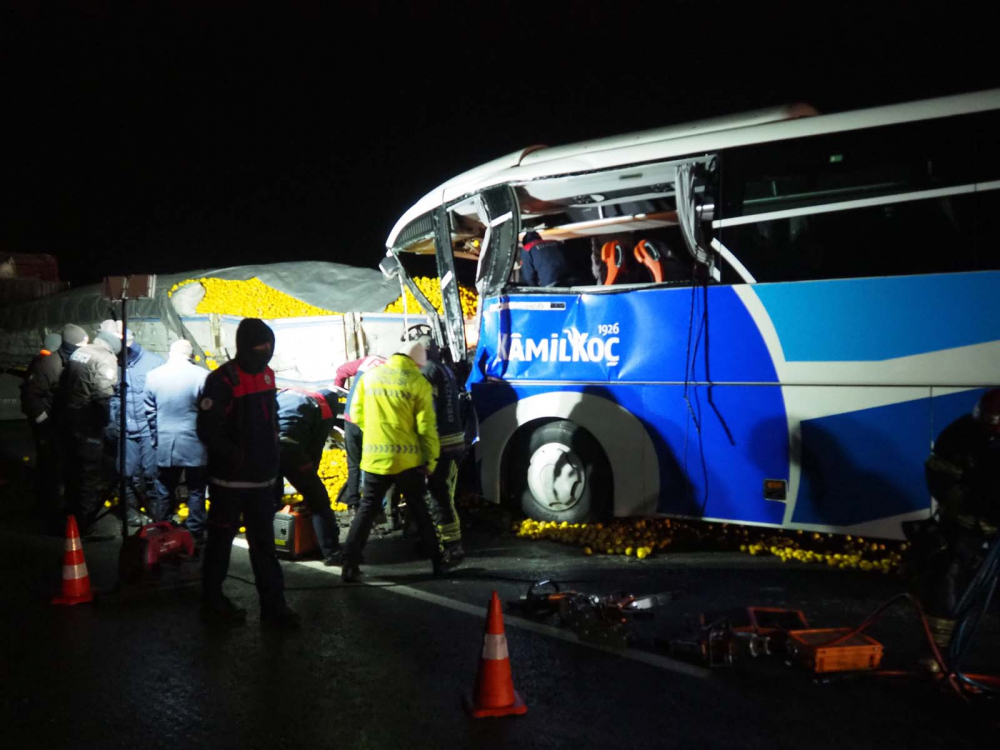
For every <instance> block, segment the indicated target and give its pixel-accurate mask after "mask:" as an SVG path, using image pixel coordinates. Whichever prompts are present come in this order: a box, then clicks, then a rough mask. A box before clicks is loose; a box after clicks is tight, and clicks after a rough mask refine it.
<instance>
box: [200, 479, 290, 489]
mask: <svg viewBox="0 0 1000 750" xmlns="http://www.w3.org/2000/svg"><path fill="white" fill-rule="evenodd" d="M208 481H209V483H210V484H217V485H219V486H220V487H229V488H230V489H234V490H259V489H262V488H264V487H270V486H272V485H273V484H274V480H273V479H268V480H267V481H266V482H237V481H232V480H229V479H216V478H215V477H210V478H209V480H208Z"/></svg>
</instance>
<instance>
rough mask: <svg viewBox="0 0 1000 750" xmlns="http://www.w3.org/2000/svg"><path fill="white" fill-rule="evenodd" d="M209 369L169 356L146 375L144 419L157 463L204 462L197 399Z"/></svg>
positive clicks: (205, 461) (159, 464) (165, 464)
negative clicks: (199, 436)
mask: <svg viewBox="0 0 1000 750" xmlns="http://www.w3.org/2000/svg"><path fill="white" fill-rule="evenodd" d="M207 377H208V370H206V369H204V368H202V367H198V366H197V365H194V364H191V363H190V362H188V361H187V360H185V359H176V358H173V357H172V358H171V359H169V360H168V361H167V363H166V364H165V365H163V366H162V367H157V368H156V369H155V370H153V371H152V372H150V373H149V375H147V376H146V398H145V406H146V419H147V421H148V422H149V430H150V433H151V434H152V439H153V447H154V448H155V449H156V465H157V466H205V465H206V464H207V463H208V453H207V452H206V451H205V446H204V445H203V444H202V442H201V441H200V440H199V439H198V433H197V431H196V423H197V420H198V399H199V397H200V394H201V389H202V386H203V385H204V384H205V378H207Z"/></svg>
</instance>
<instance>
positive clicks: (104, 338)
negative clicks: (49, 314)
mask: <svg viewBox="0 0 1000 750" xmlns="http://www.w3.org/2000/svg"><path fill="white" fill-rule="evenodd" d="M63 340H64V341H65V332H64V338H63ZM121 346H122V343H121V339H119V338H118V337H117V336H115V335H114V334H112V333H107V332H105V331H102V332H100V333H98V334H97V336H96V337H95V338H94V343H93V344H84V345H83V346H80V347H79V348H77V350H76V351H75V352H73V356H71V357H70V358H69V360H68V361H67V362H66V367H65V369H64V370H63V374H62V379H61V381H60V385H59V391H58V394H57V397H56V410H57V413H58V412H59V411H60V410H61V412H62V413H61V414H59V420H60V431H61V432H62V437H63V439H64V440H65V441H66V443H65V446H66V448H65V455H66V461H65V462H64V467H65V471H64V481H65V484H66V497H67V501H68V505H69V510H70V512H72V513H73V514H74V515H76V521H77V525H78V526H79V528H80V535H81V536H87V535H88V533H89V532H90V531H91V526H92V525H93V523H94V521H95V520H96V519H97V514H98V512H99V511H100V509H101V497H100V489H101V458H102V455H103V452H104V430H105V428H106V427H107V425H108V419H109V416H110V412H111V397H112V396H113V395H114V390H115V386H116V385H117V384H118V360H117V359H116V356H117V354H118V352H120V351H121Z"/></svg>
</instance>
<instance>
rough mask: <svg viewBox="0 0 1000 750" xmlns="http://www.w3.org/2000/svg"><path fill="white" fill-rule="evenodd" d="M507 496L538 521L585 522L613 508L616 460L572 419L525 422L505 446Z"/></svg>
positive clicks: (514, 504)
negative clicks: (613, 469) (612, 467)
mask: <svg viewBox="0 0 1000 750" xmlns="http://www.w3.org/2000/svg"><path fill="white" fill-rule="evenodd" d="M502 476H504V477H505V478H506V482H507V487H506V491H505V493H504V496H505V497H507V498H509V500H510V503H511V505H512V506H513V507H514V508H515V509H520V510H521V511H523V512H524V514H525V515H527V516H528V517H530V518H534V519H536V520H539V521H566V522H568V523H580V522H585V521H597V520H601V519H602V518H605V517H606V516H607V515H609V514H610V513H611V511H612V510H613V508H614V503H613V500H612V493H613V491H614V481H613V479H612V473H611V464H610V462H609V460H608V457H607V455H606V454H605V452H604V449H603V448H602V447H601V444H600V443H599V442H598V440H597V439H596V438H595V437H594V436H593V435H592V434H591V433H590V432H589V431H588V430H586V429H585V428H583V427H581V426H580V425H579V424H577V423H576V422H574V421H572V420H568V419H558V418H554V417H553V418H545V419H537V420H533V421H531V422H529V423H527V424H524V425H521V426H520V427H519V428H518V430H517V432H515V433H514V435H513V436H512V438H511V440H510V441H508V444H507V448H506V450H505V451H504V471H503V472H502Z"/></svg>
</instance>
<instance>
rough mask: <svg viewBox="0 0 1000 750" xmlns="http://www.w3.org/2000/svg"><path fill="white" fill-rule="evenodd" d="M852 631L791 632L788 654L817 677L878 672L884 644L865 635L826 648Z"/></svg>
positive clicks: (845, 629) (834, 629)
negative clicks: (869, 671) (838, 673)
mask: <svg viewBox="0 0 1000 750" xmlns="http://www.w3.org/2000/svg"><path fill="white" fill-rule="evenodd" d="M852 629H853V628H821V629H817V630H791V631H789V632H788V651H789V653H790V654H791V655H792V656H793V657H794V658H796V659H797V660H799V661H801V662H802V663H803V664H805V665H806V666H807V667H809V668H810V669H812V670H813V672H815V673H816V674H823V673H826V672H854V671H859V670H863V669H875V668H877V667H878V665H879V664H880V663H881V662H882V644H881V643H879V642H878V641H876V640H875V639H874V638H869V637H868V636H867V635H865V634H864V633H856V634H855V635H852V636H851V637H850V638H848V639H847V640H846V641H844V642H843V643H838V644H837V645H835V646H827V645H824V644H827V643H831V642H832V641H834V640H836V639H837V638H840V637H841V636H843V635H846V634H847V633H850V632H851V630H852Z"/></svg>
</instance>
